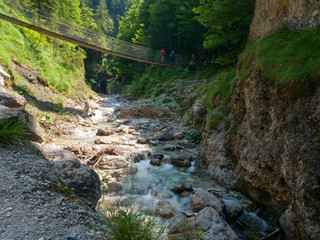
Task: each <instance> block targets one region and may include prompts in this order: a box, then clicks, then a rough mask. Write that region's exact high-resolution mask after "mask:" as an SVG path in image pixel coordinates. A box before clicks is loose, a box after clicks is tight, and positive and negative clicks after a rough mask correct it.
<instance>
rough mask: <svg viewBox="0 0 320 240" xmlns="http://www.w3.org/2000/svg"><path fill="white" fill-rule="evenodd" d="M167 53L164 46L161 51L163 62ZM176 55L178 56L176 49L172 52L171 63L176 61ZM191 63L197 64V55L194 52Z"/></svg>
mask: <svg viewBox="0 0 320 240" xmlns="http://www.w3.org/2000/svg"><path fill="white" fill-rule="evenodd" d="M165 55H166V51H165V50H164V49H163V48H162V50H161V51H160V56H161V62H162V63H163V61H164V56H165ZM176 56H177V54H176V52H175V51H172V52H171V53H170V62H171V63H173V64H174V63H175V61H176ZM191 64H193V65H194V64H196V55H195V54H194V53H193V54H192V55H191Z"/></svg>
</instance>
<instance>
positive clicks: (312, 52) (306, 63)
mask: <svg viewBox="0 0 320 240" xmlns="http://www.w3.org/2000/svg"><path fill="white" fill-rule="evenodd" d="M319 47H320V28H319V27H318V28H314V29H306V30H291V31H285V30H282V31H279V32H277V33H274V34H272V35H271V36H268V37H265V38H263V39H261V40H259V41H257V42H256V43H254V44H253V45H251V46H250V47H249V48H248V49H246V50H245V51H244V53H243V54H242V55H241V56H240V62H241V68H240V74H241V75H242V76H243V77H242V78H243V79H244V78H246V77H248V75H249V74H251V73H254V72H256V71H257V70H259V69H262V70H263V73H264V74H265V76H266V77H267V78H269V79H270V81H269V83H268V84H269V86H272V87H276V88H284V89H286V90H287V91H288V93H289V95H288V96H289V97H291V98H297V97H301V96H305V95H308V94H310V93H311V92H312V91H313V90H314V89H315V88H314V87H315V85H317V84H319V79H320V52H319V51H317V50H316V49H319Z"/></svg>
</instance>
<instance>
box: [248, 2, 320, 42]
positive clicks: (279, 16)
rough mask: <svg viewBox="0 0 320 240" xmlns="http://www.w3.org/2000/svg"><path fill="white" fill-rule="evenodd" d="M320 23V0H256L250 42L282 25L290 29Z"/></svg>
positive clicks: (313, 25)
mask: <svg viewBox="0 0 320 240" xmlns="http://www.w3.org/2000/svg"><path fill="white" fill-rule="evenodd" d="M319 23H320V2H319V1H318V0H256V7H255V12H254V17H253V21H252V24H251V27H250V34H249V43H252V42H254V41H256V40H257V39H258V38H260V37H264V36H266V35H268V34H270V33H272V32H274V31H275V30H276V29H278V28H279V27H282V26H286V27H288V28H289V29H296V28H309V27H315V26H317V25H319Z"/></svg>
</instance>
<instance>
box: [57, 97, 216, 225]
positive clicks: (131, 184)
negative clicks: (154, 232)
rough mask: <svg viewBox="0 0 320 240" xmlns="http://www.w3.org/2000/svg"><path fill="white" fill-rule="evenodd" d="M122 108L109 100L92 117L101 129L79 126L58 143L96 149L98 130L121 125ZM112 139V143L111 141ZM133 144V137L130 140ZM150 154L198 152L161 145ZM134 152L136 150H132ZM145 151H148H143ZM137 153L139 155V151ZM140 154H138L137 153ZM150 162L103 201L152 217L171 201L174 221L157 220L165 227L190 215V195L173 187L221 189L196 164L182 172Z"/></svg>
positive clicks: (145, 121)
mask: <svg viewBox="0 0 320 240" xmlns="http://www.w3.org/2000/svg"><path fill="white" fill-rule="evenodd" d="M119 106H121V103H120V102H118V101H117V100H115V99H107V100H106V101H105V102H104V103H103V104H102V108H100V109H98V110H96V111H95V112H94V115H93V116H92V118H91V119H92V120H94V121H96V122H97V123H98V125H96V126H94V127H81V126H79V127H78V128H76V129H75V130H74V131H73V134H71V135H68V136H62V137H60V138H59V139H57V140H56V141H55V143H56V144H58V145H69V146H70V145H85V146H86V147H91V146H94V143H93V142H94V138H96V132H97V129H98V128H104V127H105V128H117V127H118V123H117V122H115V121H110V119H111V120H115V109H116V108H118V107H119ZM105 112H112V114H111V115H109V116H104V113H105ZM149 121H150V120H148V119H136V120H132V122H133V123H134V122H140V123H148V122H149ZM104 139H107V140H106V141H107V142H110V143H111V142H112V141H113V140H119V139H122V140H123V139H126V136H123V135H122V136H118V135H112V136H110V137H104ZM108 139H109V140H108ZM127 139H128V141H130V137H128V138H127ZM146 149H149V150H150V151H151V152H157V153H162V154H164V155H166V156H171V155H174V154H179V155H181V154H185V155H189V156H190V155H193V156H196V155H197V152H196V151H195V150H192V149H191V150H176V151H170V152H165V151H163V150H162V145H159V146H156V147H154V148H149V147H148V146H147V147H146ZM133 150H134V149H133ZM144 150H145V149H144ZM137 151H139V150H138V149H137ZM137 151H135V152H136V153H137ZM149 161H150V159H148V158H147V159H146V160H142V161H141V162H138V163H132V164H133V165H134V166H135V167H137V168H138V171H137V173H135V174H133V175H128V177H127V178H122V179H121V181H122V182H123V189H122V190H121V191H119V192H108V193H105V194H104V195H103V199H105V200H106V199H107V200H108V202H109V203H119V204H120V205H122V206H124V205H129V206H130V207H131V208H133V209H134V211H136V212H139V213H143V214H145V215H149V216H156V206H157V204H158V202H159V201H163V200H166V201H169V202H170V203H171V204H172V205H173V206H174V207H175V210H176V215H175V217H173V218H171V219H164V218H158V219H159V221H160V222H161V223H162V224H164V225H166V226H171V225H172V224H174V223H176V222H178V221H181V219H182V214H181V212H186V213H191V212H192V210H191V204H190V199H191V195H189V196H186V197H181V196H180V195H178V194H175V193H173V192H172V191H171V189H172V188H173V187H174V185H175V184H176V183H178V182H186V183H188V184H191V185H192V186H193V188H194V189H196V188H203V189H208V188H212V187H215V188H220V187H219V186H218V185H216V183H215V182H214V181H213V180H212V179H210V178H209V177H208V176H207V175H206V174H205V173H204V172H203V171H201V170H199V169H197V168H196V167H195V162H194V161H193V162H192V165H191V167H188V168H180V167H176V166H174V165H172V164H170V163H166V164H164V165H161V166H153V165H151V164H150V163H149Z"/></svg>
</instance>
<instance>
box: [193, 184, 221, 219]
mask: <svg viewBox="0 0 320 240" xmlns="http://www.w3.org/2000/svg"><path fill="white" fill-rule="evenodd" d="M191 207H192V210H193V211H194V212H199V211H201V210H202V209H204V208H205V207H213V208H214V209H215V210H216V211H217V212H218V213H219V214H220V216H223V211H222V204H221V202H220V201H219V199H217V198H216V196H215V195H213V194H212V193H209V192H208V191H206V190H204V189H202V188H198V189H197V191H196V192H195V194H194V195H193V196H192V198H191Z"/></svg>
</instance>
